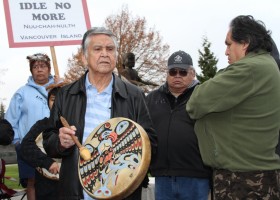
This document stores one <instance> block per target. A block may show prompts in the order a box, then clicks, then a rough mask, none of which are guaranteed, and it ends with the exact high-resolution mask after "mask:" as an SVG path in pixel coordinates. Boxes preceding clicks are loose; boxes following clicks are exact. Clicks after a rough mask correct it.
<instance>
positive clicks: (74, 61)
mask: <svg viewBox="0 0 280 200" xmlns="http://www.w3.org/2000/svg"><path fill="white" fill-rule="evenodd" d="M67 68H68V71H67V72H66V73H65V74H64V79H65V81H66V82H68V83H70V82H73V81H75V80H77V79H78V78H80V77H81V76H82V75H83V74H84V73H85V72H86V70H87V66H84V65H83V62H82V50H81V48H79V49H78V51H77V53H76V54H75V55H73V57H72V58H69V59H68V66H67Z"/></svg>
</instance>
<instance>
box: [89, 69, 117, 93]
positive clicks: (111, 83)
mask: <svg viewBox="0 0 280 200" xmlns="http://www.w3.org/2000/svg"><path fill="white" fill-rule="evenodd" d="M88 74H89V73H87V75H86V82H85V86H86V89H89V88H90V87H93V88H95V89H96V87H95V86H93V85H92V84H91V83H90V82H89V78H88ZM113 79H114V77H113V75H112V79H111V81H110V83H109V85H108V86H107V87H106V88H105V90H104V91H103V92H102V93H107V94H112V90H113Z"/></svg>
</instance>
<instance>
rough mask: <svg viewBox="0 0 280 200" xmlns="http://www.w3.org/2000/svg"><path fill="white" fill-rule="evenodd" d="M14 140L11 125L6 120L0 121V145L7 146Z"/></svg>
mask: <svg viewBox="0 0 280 200" xmlns="http://www.w3.org/2000/svg"><path fill="white" fill-rule="evenodd" d="M13 139H14V130H13V127H12V125H11V124H10V123H9V122H8V121H7V120H6V119H0V145H9V144H11V143H12V141H13Z"/></svg>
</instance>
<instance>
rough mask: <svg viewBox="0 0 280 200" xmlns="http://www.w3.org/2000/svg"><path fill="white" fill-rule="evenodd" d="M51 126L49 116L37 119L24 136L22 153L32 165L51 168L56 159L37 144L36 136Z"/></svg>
mask: <svg viewBox="0 0 280 200" xmlns="http://www.w3.org/2000/svg"><path fill="white" fill-rule="evenodd" d="M48 127H49V124H48V118H44V119H42V120H39V121H37V122H36V123H35V124H34V125H33V126H32V127H31V129H30V131H29V132H28V133H27V134H26V135H25V136H24V138H23V140H22V143H21V155H22V157H23V159H24V160H25V161H26V162H27V163H28V164H30V165H31V166H32V167H34V168H36V167H44V168H46V169H49V167H50V166H51V165H52V163H53V162H54V160H53V159H52V158H50V157H49V156H47V155H46V154H45V153H43V152H42V151H41V149H40V148H39V147H38V146H37V144H36V138H37V137H38V136H39V135H40V134H41V133H42V131H44V130H45V129H46V128H48Z"/></svg>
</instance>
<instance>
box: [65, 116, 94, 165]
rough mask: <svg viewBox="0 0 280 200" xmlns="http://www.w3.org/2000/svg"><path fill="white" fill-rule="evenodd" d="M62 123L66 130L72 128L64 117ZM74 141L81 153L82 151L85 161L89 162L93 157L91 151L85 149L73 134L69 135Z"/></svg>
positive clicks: (81, 154)
mask: <svg viewBox="0 0 280 200" xmlns="http://www.w3.org/2000/svg"><path fill="white" fill-rule="evenodd" d="M60 121H61V123H62V125H63V126H64V127H66V128H70V129H71V127H70V125H69V124H68V122H67V121H66V119H65V118H64V117H62V116H60ZM69 135H70V136H71V137H72V139H73V141H74V142H75V144H76V145H77V147H78V148H79V151H80V156H81V157H82V158H83V159H84V160H85V161H87V160H89V159H90V158H91V155H90V151H89V150H88V149H87V148H85V147H84V146H82V145H81V143H80V142H79V140H78V139H77V138H76V136H74V135H72V134H69Z"/></svg>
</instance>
